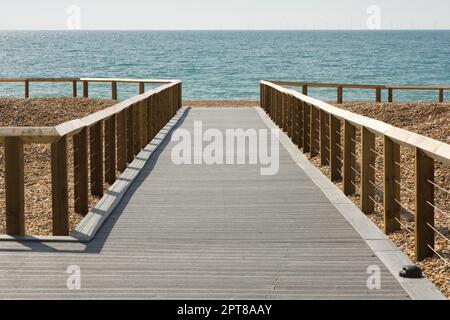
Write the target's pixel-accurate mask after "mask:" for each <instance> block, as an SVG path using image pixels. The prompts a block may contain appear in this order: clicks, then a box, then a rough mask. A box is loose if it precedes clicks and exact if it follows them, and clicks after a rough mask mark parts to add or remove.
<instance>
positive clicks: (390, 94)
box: [388, 88, 394, 102]
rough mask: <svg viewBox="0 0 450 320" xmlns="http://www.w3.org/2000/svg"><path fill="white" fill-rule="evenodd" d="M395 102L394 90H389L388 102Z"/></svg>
mask: <svg viewBox="0 0 450 320" xmlns="http://www.w3.org/2000/svg"><path fill="white" fill-rule="evenodd" d="M393 101H394V89H392V88H389V89H388V102H393Z"/></svg>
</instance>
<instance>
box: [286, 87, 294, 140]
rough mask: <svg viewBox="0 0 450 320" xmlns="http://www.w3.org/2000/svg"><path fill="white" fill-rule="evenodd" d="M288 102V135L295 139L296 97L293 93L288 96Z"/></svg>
mask: <svg viewBox="0 0 450 320" xmlns="http://www.w3.org/2000/svg"><path fill="white" fill-rule="evenodd" d="M287 98H288V99H287V102H288V112H287V114H288V136H289V138H291V140H292V141H294V130H295V118H294V97H293V96H292V95H288V96H287Z"/></svg>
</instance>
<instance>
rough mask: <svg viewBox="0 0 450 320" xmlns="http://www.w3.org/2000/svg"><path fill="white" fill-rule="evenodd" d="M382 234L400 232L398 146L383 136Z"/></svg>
mask: <svg viewBox="0 0 450 320" xmlns="http://www.w3.org/2000/svg"><path fill="white" fill-rule="evenodd" d="M383 154H384V188H383V189H384V190H383V193H384V201H383V202H384V232H385V233H386V234H390V233H392V232H395V231H397V230H400V222H399V221H400V146H399V145H398V144H397V143H395V142H394V141H392V140H391V139H389V138H388V137H386V136H384V152H383Z"/></svg>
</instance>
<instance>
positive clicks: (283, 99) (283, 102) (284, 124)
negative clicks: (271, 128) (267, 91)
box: [281, 93, 287, 132]
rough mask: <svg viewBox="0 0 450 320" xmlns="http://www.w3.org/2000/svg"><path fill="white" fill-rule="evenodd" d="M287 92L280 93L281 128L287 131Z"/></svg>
mask: <svg viewBox="0 0 450 320" xmlns="http://www.w3.org/2000/svg"><path fill="white" fill-rule="evenodd" d="M286 111H287V94H285V93H281V130H283V132H286V131H287V112H286Z"/></svg>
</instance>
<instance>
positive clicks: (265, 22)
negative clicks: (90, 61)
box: [0, 0, 450, 30]
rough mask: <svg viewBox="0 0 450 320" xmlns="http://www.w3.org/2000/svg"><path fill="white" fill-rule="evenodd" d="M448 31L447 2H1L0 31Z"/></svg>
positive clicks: (111, 0)
mask: <svg viewBox="0 0 450 320" xmlns="http://www.w3.org/2000/svg"><path fill="white" fill-rule="evenodd" d="M70 5H77V6H78V7H79V8H80V9H81V20H80V21H81V28H82V29H86V30H87V29H164V30H166V29H276V30H278V29H367V20H368V18H369V15H368V13H367V9H368V8H369V7H371V6H373V5H375V6H377V8H379V15H377V17H379V19H378V20H377V21H380V26H381V28H382V29H450V18H449V15H450V1H449V0H427V1H423V0H369V1H366V0H308V1H306V0H270V1H269V0H221V1H217V0H159V1H154V0H126V1H115V0H39V1H30V0H14V1H11V0H2V4H1V10H0V29H66V28H67V20H68V18H69V14H68V13H67V12H66V11H67V8H68V7H69V6H70Z"/></svg>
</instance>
